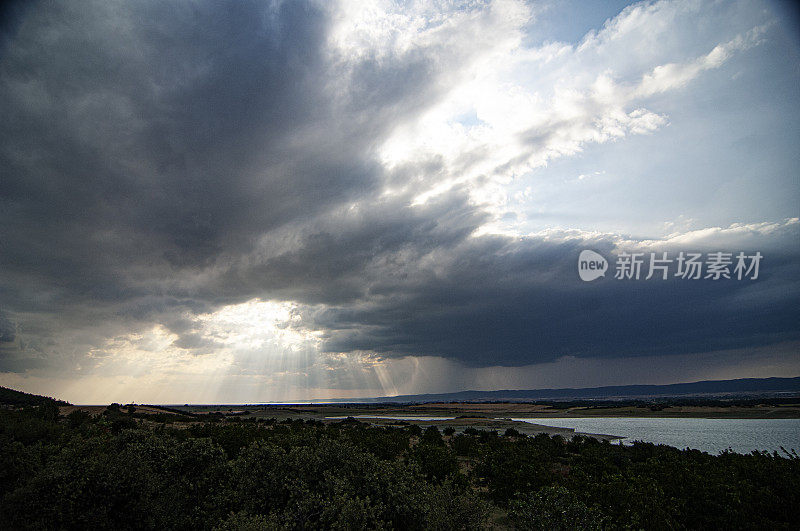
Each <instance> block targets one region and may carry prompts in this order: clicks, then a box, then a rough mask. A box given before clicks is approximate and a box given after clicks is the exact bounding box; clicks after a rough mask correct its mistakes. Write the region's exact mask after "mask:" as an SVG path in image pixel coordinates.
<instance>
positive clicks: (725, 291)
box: [313, 230, 800, 366]
mask: <svg viewBox="0 0 800 531" xmlns="http://www.w3.org/2000/svg"><path fill="white" fill-rule="evenodd" d="M796 236H797V232H796V230H795V231H794V233H793V236H790V238H791V237H796ZM585 248H591V249H597V250H600V251H601V252H603V253H604V254H605V255H606V256H607V257H608V258H609V259H610V260H613V257H614V254H612V251H613V252H614V253H616V252H618V251H619V249H617V248H616V246H615V243H614V242H613V241H612V240H610V239H608V240H600V241H597V240H592V239H573V240H566V241H563V242H559V243H555V242H551V241H546V240H542V239H528V240H522V241H517V240H511V239H506V238H501V237H496V238H489V237H484V238H478V239H475V240H473V241H471V242H468V243H465V244H464V245H463V246H462V247H461V248H459V249H457V250H455V251H454V252H453V253H452V254H450V255H449V256H447V258H446V261H447V264H448V267H447V268H446V273H445V274H444V275H436V274H433V273H432V272H426V271H424V270H422V271H419V272H418V273H417V277H416V278H414V279H413V280H411V281H410V282H407V283H405V284H404V285H403V288H402V289H400V287H399V286H393V287H387V286H384V287H382V288H381V287H379V286H376V287H373V290H374V291H376V292H384V293H387V294H389V298H388V299H386V300H382V299H378V298H376V299H374V300H373V301H368V302H366V303H365V304H364V305H362V306H359V305H353V306H349V307H340V308H326V309H324V310H320V311H319V312H318V313H317V314H316V315H314V316H313V319H315V320H316V322H317V323H318V326H319V328H320V329H322V330H327V331H329V332H328V336H327V344H326V348H328V349H330V350H332V351H342V350H345V351H346V350H373V351H377V352H383V353H385V354H386V355H389V356H392V355H398V354H400V355H403V354H409V353H410V354H418V355H425V354H431V353H435V354H436V355H440V356H445V357H448V358H452V359H456V360H459V361H461V362H463V363H465V364H468V365H475V366H491V365H525V364H530V363H539V362H549V361H553V360H555V359H557V358H559V357H560V356H566V355H571V356H578V357H599V358H614V357H621V356H650V355H662V354H663V355H669V354H685V353H696V352H708V351H713V350H722V349H731V348H740V347H754V346H758V345H760V344H770V343H775V342H779V341H786V340H792V339H796V338H798V337H800V329H799V328H800V327H798V322H800V310H798V305H797V302H798V294H800V286H798V281H797V278H798V273H800V268H799V267H798V263H799V262H798V260H800V256H798V254H797V253H796V252H791V251H789V252H787V251H781V250H779V249H772V252H770V253H768V259H767V261H766V263H765V264H764V269H763V270H762V273H761V275H760V277H759V279H758V280H755V281H746V280H742V281H737V280H721V281H711V280H682V279H672V280H666V281H662V280H656V279H653V280H650V281H646V280H644V279H641V280H616V279H614V278H613V262H612V265H611V267H612V271H611V272H610V273H609V274H608V275H607V276H608V278H604V279H600V280H598V281H595V282H593V283H584V282H582V281H581V280H579V279H578V276H577V258H578V255H579V253H580V251H581V250H583V249H585ZM653 250H654V251H657V250H658V251H660V250H663V247H662V248H659V247H658V246H654V247H653ZM673 256H674V255H673ZM643 277H644V275H643Z"/></svg>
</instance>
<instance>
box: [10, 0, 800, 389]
mask: <svg viewBox="0 0 800 531" xmlns="http://www.w3.org/2000/svg"><path fill="white" fill-rule="evenodd" d="M4 20H5V21H6V22H4V23H3V24H2V25H0V113H2V116H3V117H4V119H3V120H2V121H0V134H1V135H2V136H1V138H2V139H3V140H2V141H1V142H0V168H2V170H0V384H2V385H9V386H12V387H16V388H21V389H24V390H26V391H30V392H39V393H44V394H47V395H58V396H61V397H63V398H65V399H67V400H70V401H73V402H83V403H91V402H108V401H109V400H117V401H120V402H128V401H136V402H158V403H185V402H194V403H234V402H239V403H244V402H266V401H312V400H317V401H318V400H325V399H331V398H347V397H366V396H385V395H397V394H412V393H422V392H444V391H456V390H462V389H508V388H536V387H577V386H594V385H609V384H626V383H672V382H680V381H688V380H693V379H702V378H733V377H748V376H754V377H755V376H778V375H780V376H788V375H800V347H799V346H798V345H799V343H798V342H800V326H799V323H800V319H799V317H800V314H799V313H798V311H800V310H798V308H800V304H798V303H800V280H798V279H800V222H798V218H800V209H798V205H800V186H798V183H799V182H800V180H798V167H799V166H800V165H799V164H798V163H800V150H798V149H797V147H798V141H800V127H798V124H800V70H798V69H797V68H796V65H797V64H800V63H799V62H800V34H798V30H797V17H796V13H794V12H793V11H792V9H791V8H788V7H786V5H784V4H781V3H778V2H771V1H766V0H765V1H750V0H748V1H730V2H715V1H710V0H709V1H702V0H692V1H670V0H661V1H644V2H604V3H596V4H592V5H585V4H580V5H575V3H573V2H549V1H544V2H523V1H515V0H495V1H490V0H487V1H480V2H390V1H371V2H315V1H298V2H280V1H279V2H271V3H258V2H253V3H250V2H222V3H216V2H197V3H191V4H177V3H164V2H156V1H141V2H135V3H125V2H107V1H92V2H81V3H70V2H50V3H45V2H35V1H34V2H28V3H24V4H19V5H18V8H15V9H10V10H9V11H8V16H7V17H5V18H4ZM587 249H588V250H592V251H593V252H595V253H596V254H598V256H600V257H601V258H603V257H604V259H607V260H608V262H609V264H608V266H609V269H608V270H607V271H606V272H605V276H604V277H602V278H597V280H593V281H592V282H582V281H581V280H580V278H579V275H578V269H577V267H578V265H577V264H578V256H579V255H580V253H581V251H582V250H587ZM630 253H634V254H635V253H642V255H641V256H642V257H643V258H645V259H647V260H646V262H645V263H644V265H643V267H644V269H643V273H642V275H641V276H642V278H641V279H640V280H638V281H637V280H634V279H633V278H631V277H627V278H625V277H624V275H617V272H618V271H617V262H616V260H617V258H618V257H620V256H622V257H624V256H630ZM651 253H653V254H652V255H651ZM663 253H667V255H668V257H669V266H668V267H672V268H673V269H671V270H670V271H669V272H670V275H668V277H669V278H668V279H665V280H662V281H659V280H658V275H656V278H651V279H650V280H645V277H646V276H648V273H650V276H651V277H652V276H653V271H652V270H651V271H648V270H647V268H648V266H649V265H651V264H652V263H653V262H652V261H651V258H652V259H655V258H656V257H661V258H663V257H664V255H663ZM681 253H684V254H683V255H681ZM686 253H701V254H702V256H703V258H704V259H708V260H710V259H711V258H710V257H711V255H713V254H714V253H723V255H721V257H724V256H727V254H726V253H729V254H730V261H731V263H730V264H729V267H728V269H727V270H726V271H728V276H729V277H731V276H732V277H733V278H724V277H723V278H722V279H720V280H719V281H717V280H714V279H713V278H711V277H705V276H704V275H703V276H701V277H700V278H698V279H696V280H687V279H686V278H685V276H684V277H681V276H679V275H676V274H675V273H676V271H677V269H675V268H677V267H678V258H677V257H678V256H681V257H682V258H681V260H683V257H685V256H686ZM738 253H741V256H742V258H741V260H742V261H744V260H745V258H746V257H747V259H748V260H751V261H752V260H753V257H755V256H759V257H760V258H759V259H761V258H763V260H761V262H760V263H759V264H760V269H759V271H758V274H757V275H756V274H755V271H754V269H752V267H751V268H750V269H747V268H745V269H744V270H737V269H735V268H736V267H737V263H736V260H737V259H736V257H737V255H738ZM756 253H758V255H756ZM718 258H720V257H718ZM720 259H721V258H720ZM742 263H743V264H744V262H742ZM680 264H681V266H682V264H683V262H680ZM748 264H749V265H751V266H752V263H751V262H748ZM718 265H719V264H718ZM665 267H667V266H665ZM704 271H705V270H704ZM737 271H738V274H739V276H740V277H741V276H745V277H748V278H746V279H744V280H742V279H737V278H736V277H737ZM745 272H749V276H748V275H742V273H745ZM615 276H619V277H620V278H615ZM666 277H667V276H666V275H665V277H664V278H666Z"/></svg>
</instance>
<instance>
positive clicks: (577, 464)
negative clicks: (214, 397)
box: [0, 401, 800, 530]
mask: <svg viewBox="0 0 800 531" xmlns="http://www.w3.org/2000/svg"><path fill="white" fill-rule="evenodd" d="M187 420H188V419H184V422H176V423H169V422H168V421H167V414H166V413H165V414H164V416H153V415H150V416H149V417H147V418H145V417H144V416H143V415H139V414H137V413H136V409H135V408H134V407H129V408H126V407H119V406H116V405H114V406H111V407H109V408H108V409H106V410H105V412H104V413H103V414H101V415H98V416H97V417H91V416H90V415H89V414H87V413H85V412H83V411H80V410H76V411H73V412H72V413H70V414H69V415H67V416H59V410H58V407H57V405H56V403H55V402H54V401H45V402H42V403H40V404H39V405H34V406H26V407H22V408H9V407H6V408H5V409H0V463H1V464H0V529H111V528H113V529H118V530H121V529H224V530H228V529H230V530H233V529H306V528H315V529H317V528H323V529H328V528H346V529H362V528H366V529H382V528H393V529H473V528H486V527H490V528H520V529H576V528H579V529H631V528H633V529H640V528H643V529H682V528H689V529H798V528H800V459H798V458H797V457H796V456H795V455H793V454H791V453H787V454H785V455H783V456H780V455H777V454H767V453H753V454H751V455H738V454H734V453H724V454H722V455H719V456H711V455H708V454H705V453H701V452H699V451H681V450H677V449H675V448H671V447H667V446H655V445H652V444H635V445H633V446H631V447H624V446H619V445H614V444H609V443H601V442H598V441H596V440H594V439H588V438H579V439H575V440H572V441H565V440H563V439H561V438H560V437H553V438H551V437H548V436H546V435H540V436H536V437H525V436H523V435H520V434H518V433H516V432H515V431H514V430H513V429H510V430H508V431H507V432H506V433H504V434H498V433H496V432H487V431H477V430H474V429H468V430H467V431H466V432H465V433H462V434H456V433H453V430H452V428H451V429H447V430H445V433H444V434H442V433H440V432H439V431H438V430H437V429H436V428H433V427H431V428H428V429H427V430H425V431H423V430H422V429H421V428H420V427H418V426H415V425H410V426H405V427H370V426H368V425H366V424H362V423H360V422H357V421H354V420H352V419H348V420H345V421H341V422H338V423H334V424H323V423H321V422H319V421H315V420H308V421H303V420H292V419H287V420H284V421H280V422H278V421H275V420H274V419H271V420H266V419H253V418H247V417H241V418H240V417H235V418H229V419H225V420H220V419H217V420H215V421H213V422H212V421H194V419H191V421H187Z"/></svg>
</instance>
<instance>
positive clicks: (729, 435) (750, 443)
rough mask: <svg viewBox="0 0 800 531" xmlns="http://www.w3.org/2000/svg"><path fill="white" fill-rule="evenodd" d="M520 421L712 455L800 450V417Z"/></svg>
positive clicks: (531, 419)
mask: <svg viewBox="0 0 800 531" xmlns="http://www.w3.org/2000/svg"><path fill="white" fill-rule="evenodd" d="M513 420H519V421H523V422H530V423H533V424H543V425H545V426H555V427H559V428H574V429H575V431H579V432H584V433H601V434H606V435H619V436H622V437H625V439H624V441H623V442H625V443H631V442H633V441H634V440H640V441H646V442H651V443H655V444H668V445H670V446H675V447H677V448H681V449H683V448H696V449H698V450H702V451H704V452H709V453H712V454H716V453H719V452H721V451H723V450H725V449H727V448H730V449H731V450H733V451H734V452H738V453H750V452H751V451H753V450H767V451H769V452H772V451H777V452H778V453H780V454H782V452H781V450H780V447H781V446H783V447H784V448H786V449H787V450H789V449H791V448H794V449H795V450H797V451H798V452H800V419H698V418H652V417H649V418H612V417H591V418H515V419H513Z"/></svg>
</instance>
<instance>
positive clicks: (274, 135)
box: [0, 2, 435, 320]
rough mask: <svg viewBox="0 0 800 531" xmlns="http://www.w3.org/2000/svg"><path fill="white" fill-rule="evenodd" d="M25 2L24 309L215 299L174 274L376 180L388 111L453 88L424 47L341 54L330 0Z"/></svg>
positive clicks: (20, 102)
mask: <svg viewBox="0 0 800 531" xmlns="http://www.w3.org/2000/svg"><path fill="white" fill-rule="evenodd" d="M22 15H24V16H22ZM20 16H21V18H19V19H18V20H17V21H16V22H15V23H14V24H7V25H6V26H7V27H9V28H13V29H14V34H13V36H12V37H11V38H9V39H8V40H7V41H6V43H5V46H4V49H3V53H2V59H1V60H0V80H2V84H1V85H0V92H1V95H2V99H0V108H2V114H3V116H4V120H3V124H2V125H1V126H0V128H1V129H2V130H1V131H0V132H2V136H3V143H2V147H0V164H1V165H2V167H3V178H2V179H1V180H0V199H1V200H2V203H0V223H2V227H3V232H2V237H0V248H1V249H2V252H0V268H1V269H0V271H2V278H0V295H2V300H3V304H4V306H8V307H9V311H12V312H21V311H31V312H38V311H48V312H60V313H61V314H62V316H64V315H67V314H69V315H70V319H75V320H80V316H82V315H83V316H87V320H91V319H93V318H94V317H95V316H91V319H88V317H89V314H90V313H92V311H93V310H94V309H97V308H99V307H103V308H104V309H105V310H106V311H107V312H109V313H121V314H124V315H126V316H133V317H136V318H139V317H142V318H145V317H146V316H147V314H148V313H153V312H156V313H158V312H168V311H169V309H170V308H174V307H185V308H187V309H188V310H189V311H199V310H208V309H209V307H208V305H207V304H206V302H205V301H203V300H199V299H198V298H197V297H196V296H195V295H194V294H192V293H188V294H187V293H185V292H184V291H181V290H178V291H177V292H170V290H169V289H167V288H164V287H163V285H162V284H163V283H164V282H171V281H172V280H174V279H176V278H178V279H179V278H181V277H182V275H185V274H187V272H190V271H195V272H196V271H198V270H203V269H204V268H207V267H211V266H213V265H214V264H216V263H218V262H221V263H223V264H228V263H231V262H236V261H237V260H238V258H239V257H240V256H241V254H242V253H244V252H248V251H250V250H251V249H252V247H253V246H254V243H255V242H256V240H257V239H258V238H260V237H262V236H263V235H265V234H269V233H270V231H272V230H275V229H277V228H280V227H282V226H284V225H286V224H288V223H292V222H297V221H298V220H300V221H301V222H302V220H305V219H313V218H314V217H315V216H318V215H320V214H323V213H325V212H326V211H328V210H330V209H331V208H334V207H336V206H337V205H340V204H342V203H345V202H349V201H354V200H357V199H359V198H363V197H365V196H366V195H368V194H371V193H374V191H375V190H376V187H377V186H378V185H379V183H380V179H381V175H380V173H379V172H378V170H377V169H376V165H375V162H374V161H373V160H372V158H371V156H372V155H371V154H372V149H373V148H374V143H375V142H376V140H377V139H378V138H380V136H381V135H383V134H385V132H386V130H387V129H388V128H390V127H391V126H393V124H394V121H389V120H388V119H387V117H391V119H392V120H399V119H402V116H403V114H404V113H409V112H412V111H414V110H417V109H418V108H419V107H420V106H422V105H424V104H425V102H426V98H428V97H432V96H433V93H434V92H435V91H434V90H433V89H430V87H432V86H434V85H435V83H433V79H434V78H435V76H433V75H432V73H431V72H430V71H429V68H430V67H429V65H428V64H427V62H426V60H425V58H424V57H415V56H410V57H399V58H394V59H395V60H386V61H383V62H382V63H381V64H380V65H379V64H378V63H377V62H376V61H375V60H373V59H370V58H367V59H365V60H364V62H363V63H359V64H355V65H349V66H346V67H341V68H340V69H338V70H337V69H335V68H333V67H332V66H331V65H330V64H328V63H325V60H326V59H329V58H328V57H327V55H326V54H328V53H329V52H328V50H327V49H326V48H325V39H326V36H327V31H328V25H329V19H328V14H327V13H326V12H324V11H323V10H322V9H321V8H320V6H319V5H316V4H309V3H302V2H287V3H277V4H274V5H267V4H264V3H261V2H230V3H226V4H205V5H196V4H191V5H190V4H165V3H161V2H138V3H134V4H129V3H113V2H97V3H80V4H72V3H62V4H58V3H56V4H52V3H48V4H41V5H39V6H36V7H29V8H28V9H26V10H24V12H21V13H20ZM390 59H392V58H390ZM329 62H330V61H329ZM426 78H428V79H429V80H430V81H431V83H430V84H429V85H428V86H425V85H423V83H422V81H424V80H425V79H426ZM386 79H389V80H394V81H391V82H390V81H387V80H386ZM333 83H340V84H343V86H345V87H350V88H352V92H346V93H344V94H340V93H338V92H336V91H330V90H326V89H328V87H329V86H330V85H331V84H333ZM408 83H413V84H414V88H415V90H414V91H409V90H407V88H408V87H407V86H406V84H408ZM395 85H397V86H395ZM404 87H405V88H404ZM289 280H290V279H287V281H289ZM248 289H249V288H248ZM246 291H247V289H245V290H244V291H243V290H242V289H235V288H234V289H233V291H232V292H233V293H234V296H233V297H234V298H235V297H249V296H251V295H250V294H249V293H246ZM176 293H177V296H176ZM60 319H62V317H61V316H60V317H59V320H60Z"/></svg>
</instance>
